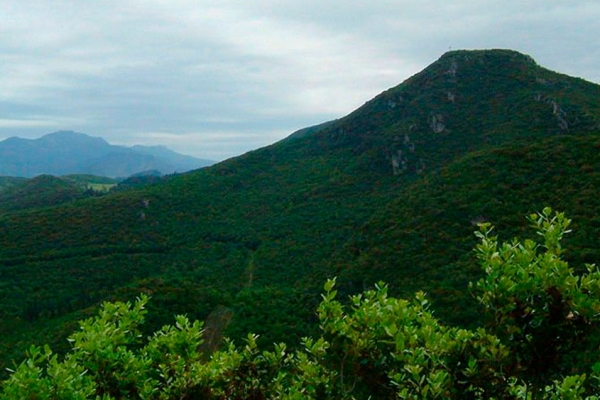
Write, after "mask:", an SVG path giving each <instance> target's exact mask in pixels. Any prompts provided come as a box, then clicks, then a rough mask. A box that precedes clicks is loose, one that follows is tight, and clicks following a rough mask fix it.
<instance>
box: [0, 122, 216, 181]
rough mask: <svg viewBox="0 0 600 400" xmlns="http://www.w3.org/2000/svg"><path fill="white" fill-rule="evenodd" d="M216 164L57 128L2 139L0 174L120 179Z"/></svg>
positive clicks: (158, 147)
mask: <svg viewBox="0 0 600 400" xmlns="http://www.w3.org/2000/svg"><path fill="white" fill-rule="evenodd" d="M213 163H214V162H213V161H210V160H204V159H198V158H195V157H191V156H186V155H182V154H179V153H176V152H174V151H171V150H169V149H168V148H166V147H164V146H151V147H148V146H133V147H124V146H115V145H111V144H110V143H108V142H107V141H106V140H104V139H102V138H99V137H93V136H89V135H86V134H83V133H77V132H73V131H58V132H54V133H50V134H48V135H45V136H42V137H41V138H39V139H22V138H19V137H11V138H8V139H6V140H4V141H2V142H0V176H18V177H28V178H30V177H34V176H38V175H42V174H50V175H58V176H60V175H68V174H92V175H99V176H107V177H111V178H117V177H128V176H130V175H134V174H138V173H143V172H146V171H159V172H160V173H162V174H170V173H174V172H186V171H190V170H193V169H197V168H202V167H206V166H208V165H211V164H213Z"/></svg>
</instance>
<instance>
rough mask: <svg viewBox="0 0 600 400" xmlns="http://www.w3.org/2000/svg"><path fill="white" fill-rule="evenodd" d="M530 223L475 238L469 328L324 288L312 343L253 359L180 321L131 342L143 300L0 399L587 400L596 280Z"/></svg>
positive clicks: (537, 218)
mask: <svg viewBox="0 0 600 400" xmlns="http://www.w3.org/2000/svg"><path fill="white" fill-rule="evenodd" d="M528 220H529V221H530V223H531V225H532V227H533V228H534V230H535V233H536V239H537V240H534V239H524V240H518V239H514V240H512V241H508V242H500V241H499V240H498V238H497V237H496V236H494V235H493V234H492V232H493V227H492V226H491V225H490V224H489V223H482V224H480V226H479V227H480V230H479V231H478V232H476V235H477V237H478V238H479V240H480V242H479V244H478V245H477V246H476V249H475V251H476V254H477V256H478V259H479V261H480V264H481V267H482V269H483V271H484V273H485V274H484V277H483V278H481V279H480V280H479V281H477V282H475V283H472V284H471V285H470V289H471V291H472V293H473V295H474V296H475V297H476V299H477V300H478V302H479V304H480V305H481V315H482V318H485V319H486V324H485V325H484V326H483V327H481V328H478V329H465V328H461V327H455V326H447V325H444V324H443V323H441V322H440V321H439V320H438V319H437V318H436V317H435V315H433V313H432V311H431V310H430V309H429V306H428V299H427V295H426V294H425V293H422V292H418V293H416V294H415V295H414V297H413V298H412V299H410V300H405V299H398V298H394V297H391V296H389V295H388V287H387V286H386V285H385V284H383V283H380V284H378V285H376V287H375V288H374V289H372V290H367V291H365V292H363V293H361V294H358V295H355V296H352V297H350V299H349V300H348V301H343V300H339V299H338V298H337V291H336V281H335V279H330V280H328V281H327V282H326V283H325V285H324V293H323V295H322V302H321V303H320V305H319V306H318V308H317V315H318V318H319V324H320V335H318V336H316V337H306V338H303V339H302V342H301V343H300V346H289V344H287V345H286V344H284V343H280V344H275V345H274V346H273V347H272V348H268V349H261V348H259V346H258V344H257V341H256V339H257V336H256V335H253V334H249V335H248V336H247V338H246V340H245V342H244V343H242V344H236V343H233V342H232V341H229V340H225V343H224V345H223V346H222V348H221V349H220V350H217V351H215V352H213V353H212V354H207V353H205V352H202V351H201V349H202V343H203V330H202V323H201V322H199V321H195V322H192V321H190V320H189V319H188V318H187V317H185V316H177V317H175V323H174V324H173V325H167V326H164V327H163V328H162V329H160V330H159V331H158V332H156V333H154V334H153V335H152V336H151V337H143V335H141V334H140V330H139V327H140V325H141V324H142V323H143V322H144V318H145V316H146V310H145V306H146V304H147V302H148V301H149V299H148V297H147V296H144V295H141V296H140V297H139V298H138V299H137V300H136V301H135V302H133V303H123V302H116V303H105V304H104V305H103V307H102V309H101V311H100V313H99V315H98V316H96V317H93V318H90V319H87V320H84V321H82V322H80V329H79V330H78V331H77V332H75V333H73V334H72V335H71V336H70V338H69V342H70V344H71V350H70V352H68V353H67V354H66V355H65V356H64V357H59V356H58V355H57V354H55V353H53V351H52V350H51V349H50V348H49V347H47V346H46V347H44V348H39V347H36V346H32V347H31V348H30V349H29V351H28V353H27V359H26V360H25V361H23V362H22V363H21V364H20V365H18V366H16V367H15V369H14V371H11V372H12V373H11V375H10V377H9V378H8V379H7V380H6V381H4V382H3V383H2V391H1V393H0V399H196V398H205V399H368V398H376V399H392V398H402V399H442V398H443V399H446V398H454V399H465V398H471V399H489V398H496V399H504V398H511V399H597V398H598V397H597V395H598V393H600V386H599V382H598V381H599V379H600V360H599V359H598V355H599V352H598V337H599V336H600V335H598V320H599V318H600V284H599V282H600V271H599V270H598V268H597V267H596V266H594V265H585V266H583V267H580V268H572V267H570V266H569V265H568V264H567V262H565V261H564V260H563V259H562V257H561V256H562V253H563V250H562V247H561V240H562V238H563V236H564V235H565V234H566V233H568V232H569V229H568V228H569V225H570V220H569V219H567V218H566V217H565V216H564V214H562V213H557V212H553V211H552V210H551V209H549V208H546V209H544V210H543V211H542V212H541V213H538V214H534V215H531V216H529V218H528ZM292 348H293V350H292Z"/></svg>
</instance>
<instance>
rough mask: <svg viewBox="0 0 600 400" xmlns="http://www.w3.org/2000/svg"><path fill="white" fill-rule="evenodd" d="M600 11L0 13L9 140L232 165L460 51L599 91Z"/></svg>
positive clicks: (77, 8)
mask: <svg viewBox="0 0 600 400" xmlns="http://www.w3.org/2000/svg"><path fill="white" fill-rule="evenodd" d="M599 21H600V1H598V0H589V1H585V0H576V1H566V0H561V1H554V0H518V1H517V0H501V1H482V0H460V1H451V0H437V1H433V0H429V1H428V0H410V1H408V0H407V1H405V0H373V1H366V0H343V1H342V0H287V1H286V0H215V1H211V0H195V1H192V0H189V1H185V0H98V1H92V0H71V1H67V0H62V1H61V0H0V140H3V139H5V138H8V137H10V136H20V137H25V138H37V137H40V136H42V135H44V134H46V133H50V132H54V131H57V130H75V131H78V132H83V133H87V134H89V135H92V136H101V137H104V138H105V139H106V140H108V141H109V142H110V143H112V144H122V145H134V144H144V145H159V144H160V145H166V146H167V147H169V148H171V149H173V150H176V151H179V152H181V153H184V154H190V155H194V156H196V157H201V158H211V159H215V160H222V159H225V158H228V157H231V156H235V155H239V154H242V153H244V152H246V151H248V150H252V149H256V148H259V147H262V146H265V145H268V144H271V143H273V142H275V141H277V140H280V139H282V138H284V137H285V136H287V135H289V134H290V133H292V132H293V131H295V130H297V129H300V128H303V127H306V126H310V125H314V124H317V123H320V122H324V121H328V120H331V119H334V118H338V117H341V116H344V115H346V114H348V113H349V112H351V111H352V110H354V109H356V108H358V107H359V106H361V105H362V104H363V103H364V102H365V101H367V100H369V99H371V98H372V97H374V96H375V95H377V94H379V93H380V92H382V91H384V90H385V89H387V88H389V87H392V86H395V85H397V84H399V83H401V82H402V81H404V80H405V79H407V78H408V77H410V76H411V75H413V74H415V73H417V72H418V71H420V70H422V69H423V68H425V67H426V66H427V65H429V64H431V63H432V62H434V61H435V60H437V59H438V58H439V57H440V56H441V55H442V54H443V53H444V52H446V51H448V50H449V49H453V50H455V49H485V48H510V49H514V50H518V51H521V52H523V53H526V54H529V55H530V56H532V57H533V58H534V59H535V60H536V61H537V62H538V64H540V65H542V66H545V67H547V68H550V69H552V70H555V71H559V72H562V73H566V74H569V75H573V76H577V77H581V78H584V79H586V80H589V81H592V82H596V83H600V46H599V43H600V25H599V24H600V22H599Z"/></svg>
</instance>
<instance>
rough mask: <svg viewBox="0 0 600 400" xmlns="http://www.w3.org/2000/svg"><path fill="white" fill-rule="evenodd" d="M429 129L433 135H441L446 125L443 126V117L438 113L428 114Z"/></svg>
mask: <svg viewBox="0 0 600 400" xmlns="http://www.w3.org/2000/svg"><path fill="white" fill-rule="evenodd" d="M428 122H429V128H430V129H431V130H432V131H433V133H442V132H444V130H446V125H445V124H444V116H443V115H442V114H439V113H431V114H429V121H428Z"/></svg>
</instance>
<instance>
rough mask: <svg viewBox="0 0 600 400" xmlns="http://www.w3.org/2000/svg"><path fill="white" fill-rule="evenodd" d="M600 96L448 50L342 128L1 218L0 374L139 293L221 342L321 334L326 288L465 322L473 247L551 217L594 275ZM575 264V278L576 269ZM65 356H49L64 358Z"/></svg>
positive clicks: (589, 87)
mask: <svg viewBox="0 0 600 400" xmlns="http://www.w3.org/2000/svg"><path fill="white" fill-rule="evenodd" d="M599 116H600V86H598V85H595V84H592V83H589V82H586V81H583V80H581V79H575V78H571V77H568V76H565V75H560V74H557V73H554V72H552V71H548V70H546V69H544V68H542V67H540V66H538V65H537V64H536V63H535V62H534V61H533V60H532V59H531V58H530V57H528V56H525V55H522V54H519V53H516V52H512V51H506V50H491V51H454V52H449V53H446V54H444V55H443V56H442V57H441V58H440V59H439V60H438V61H436V62H435V63H433V64H432V65H431V66H429V67H428V68H426V69H425V70H424V71H422V72H421V73H419V74H417V75H415V76H413V77H411V78H410V79H408V80H406V81H405V82H404V83H402V84H401V85H399V86H397V87H395V88H392V89H389V90H387V91H386V92H384V93H382V94H381V95H379V96H377V97H376V98H375V99H373V100H371V101H369V102H368V103H366V104H365V105H364V106H363V107H361V108H360V109H358V110H356V111H355V112H353V113H352V114H350V115H348V116H347V117H344V118H342V119H339V120H336V121H332V122H330V123H326V124H323V125H321V126H318V127H315V128H312V129H310V128H309V129H306V130H303V131H301V132H300V134H296V135H293V136H292V137H290V138H288V139H287V140H283V141H281V142H279V143H276V144H274V145H272V146H269V147H266V148H263V149H260V150H256V151H253V152H250V153H247V154H245V155H243V156H240V157H237V158H235V159H231V160H228V161H225V162H222V163H220V164H217V165H215V166H213V167H210V168H206V169H203V170H199V171H194V172H191V173H187V174H183V175H178V176H173V177H170V178H169V179H165V180H164V181H162V182H160V183H158V184H155V185H150V186H142V187H139V188H137V189H136V188H132V189H130V190H128V191H126V192H119V193H114V194H109V195H106V196H103V197H100V198H95V199H82V200H77V201H73V202H69V203H65V204H64V205H63V206H60V207H53V208H35V207H34V208H29V209H28V210H26V211H23V210H21V211H19V212H4V213H2V214H0V277H1V279H0V318H1V319H2V321H3V324H2V326H1V328H0V329H1V331H0V337H2V339H1V341H0V360H8V359H10V358H11V357H19V356H20V355H21V354H22V351H23V349H24V348H26V347H27V346H28V344H29V343H30V342H40V343H41V342H46V341H52V342H54V343H56V344H57V345H58V347H57V348H58V349H61V348H62V349H64V348H66V347H67V343H66V341H64V337H66V334H68V333H70V332H71V331H72V330H73V328H74V326H76V325H75V324H74V321H75V320H77V319H81V318H82V317H84V316H87V315H89V314H90V313H91V312H92V311H91V310H92V309H93V307H95V306H97V304H98V302H99V301H101V300H106V299H110V300H116V299H127V300H129V299H132V298H134V297H135V296H136V295H138V294H139V293H140V292H143V293H147V294H149V295H151V297H152V299H151V300H150V303H149V305H148V308H149V309H150V313H149V317H150V319H149V321H148V323H147V329H148V330H156V329H157V327H159V326H161V325H162V324H164V323H167V322H169V323H170V322H171V321H172V315H173V314H175V313H187V314H188V315H189V316H190V317H191V318H197V319H202V320H205V319H206V320H207V326H208V328H210V329H211V331H212V332H214V335H215V338H216V339H215V342H214V343H218V340H217V339H218V338H219V337H220V335H221V334H222V333H226V334H227V335H229V336H231V337H233V338H239V337H242V336H245V335H246V334H247V333H248V332H254V333H258V334H260V335H261V336H260V340H261V341H262V342H263V343H272V342H273V341H275V340H278V341H279V340H286V341H289V342H293V343H299V341H298V340H295V339H297V338H298V337H299V336H301V335H305V334H308V333H312V332H314V331H315V330H316V328H317V327H316V321H317V320H316V316H315V315H314V310H315V308H316V305H317V304H318V303H319V301H320V300H321V298H320V289H321V287H322V285H323V283H324V282H325V280H326V279H327V278H328V277H332V276H338V277H339V286H338V290H339V291H340V293H341V294H342V295H345V294H351V293H358V292H362V291H363V290H365V289H368V288H371V287H373V285H374V283H375V282H377V281H380V280H383V281H386V282H388V283H390V291H391V292H392V293H395V294H406V293H413V292H414V291H415V290H418V289H423V290H426V291H428V292H430V293H431V294H432V297H433V300H434V305H433V309H434V310H438V311H437V312H438V314H437V315H438V316H439V317H440V318H441V319H443V320H447V321H448V322H451V323H468V324H477V320H476V319H475V320H474V319H473V318H472V315H470V314H469V310H468V308H467V305H468V304H470V303H469V302H470V297H469V294H468V293H467V290H466V284H467V282H468V281H469V280H473V279H474V278H476V277H477V276H478V274H480V270H479V269H478V268H477V267H476V266H475V265H474V256H473V254H472V250H471V249H472V248H473V245H474V243H475V238H474V236H473V234H472V233H473V231H474V230H476V227H475V225H474V224H475V223H476V222H478V221H485V220H492V221H493V222H494V223H495V224H497V225H498V227H499V228H501V231H502V232H506V233H507V234H517V233H519V234H521V233H522V231H523V229H524V227H525V226H526V225H527V223H526V222H525V221H524V220H523V219H521V216H523V215H525V214H526V213H529V212H532V211H538V210H541V209H542V208H543V207H544V206H546V205H548V206H551V207H553V208H555V209H557V210H561V211H567V212H568V214H569V216H570V217H571V218H573V220H574V225H575V226H576V229H575V232H576V233H575V234H574V235H573V236H572V237H570V238H568V240H567V243H566V246H567V249H568V252H567V258H570V259H571V260H574V261H578V262H579V261H586V262H593V261H597V260H598V259H599V258H598V257H597V256H598V251H597V250H596V247H597V243H598V228H599V226H598V224H599V222H600V221H599V220H598V218H597V215H600V213H599V212H600V203H599V202H598V200H597V198H596V197H595V188H597V187H600V186H599V185H598V183H599V182H598V179H599V173H600V162H599V159H598V157H597V155H598V149H599V148H600V126H599V119H598V117H599ZM577 265H578V264H577ZM61 346H62V347H61Z"/></svg>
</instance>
